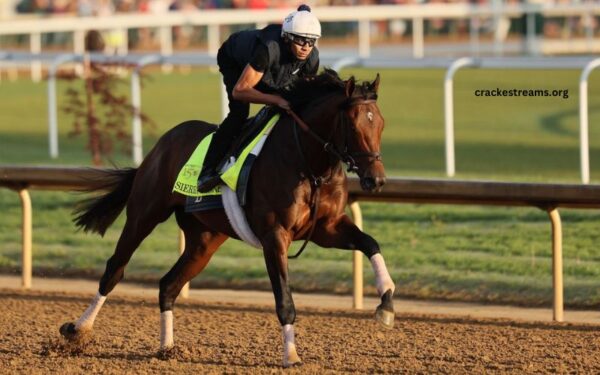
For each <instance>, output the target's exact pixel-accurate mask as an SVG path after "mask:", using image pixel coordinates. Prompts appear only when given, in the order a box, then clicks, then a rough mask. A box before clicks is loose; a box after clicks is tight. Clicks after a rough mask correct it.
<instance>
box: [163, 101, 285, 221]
mask: <svg viewBox="0 0 600 375" xmlns="http://www.w3.org/2000/svg"><path fill="white" fill-rule="evenodd" d="M279 117H280V114H279V110H278V109H277V108H274V107H264V108H262V109H261V110H260V111H259V112H258V114H257V115H256V116H255V117H253V118H250V119H249V120H248V121H247V122H246V123H245V125H244V128H243V131H242V134H241V135H240V136H239V137H238V138H237V140H236V141H235V143H234V145H232V147H231V148H230V150H229V152H228V154H227V155H228V157H227V159H225V160H224V161H222V162H221V166H219V170H220V171H221V180H222V181H223V183H224V185H225V186H227V187H228V189H229V191H231V192H232V193H233V195H234V196H235V197H236V199H235V201H236V202H235V203H236V204H238V205H240V206H244V205H245V203H246V191H247V186H248V181H249V179H250V171H251V169H252V166H253V164H254V161H255V160H256V158H257V157H258V155H259V153H260V151H261V149H262V146H263V145H264V143H265V141H266V139H267V137H268V136H269V134H270V133H271V130H272V129H273V127H274V126H275V124H276V123H277V121H278V120H279ZM212 136H213V133H211V134H209V135H208V136H206V137H205V138H204V139H202V140H201V141H200V143H199V144H198V146H196V149H195V150H194V152H193V153H192V155H191V156H190V157H189V159H188V161H187V162H186V163H185V164H184V166H183V167H182V169H181V170H180V172H179V174H178V176H177V180H176V181H175V184H174V186H173V191H174V192H177V193H180V194H183V195H185V196H186V197H187V199H186V205H185V211H186V212H194V211H204V210H211V209H215V208H223V201H222V194H223V191H224V190H223V189H222V188H223V185H219V186H217V187H216V188H215V189H214V190H212V191H209V192H207V193H202V192H199V191H198V189H197V186H196V181H197V180H198V174H199V170H200V167H201V166H202V164H203V161H204V158H205V156H206V152H207V150H208V146H209V144H210V142H211V141H212ZM225 190H227V189H225Z"/></svg>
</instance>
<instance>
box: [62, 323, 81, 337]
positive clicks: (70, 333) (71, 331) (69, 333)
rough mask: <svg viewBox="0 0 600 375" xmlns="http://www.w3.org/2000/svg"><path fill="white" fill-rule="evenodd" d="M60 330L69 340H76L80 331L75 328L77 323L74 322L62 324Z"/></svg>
mask: <svg viewBox="0 0 600 375" xmlns="http://www.w3.org/2000/svg"><path fill="white" fill-rule="evenodd" d="M59 331H60V334H61V335H62V337H64V338H65V339H67V340H69V341H72V340H76V339H77V336H79V332H77V329H76V328H75V323H73V322H68V323H65V324H63V325H62V326H60V329H59Z"/></svg>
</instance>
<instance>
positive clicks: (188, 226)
mask: <svg viewBox="0 0 600 375" xmlns="http://www.w3.org/2000/svg"><path fill="white" fill-rule="evenodd" d="M176 217H177V223H178V224H179V226H180V227H181V229H183V231H184V234H185V250H184V252H183V254H182V255H181V257H179V259H178V260H177V263H175V265H174V266H173V268H171V270H170V271H169V272H167V274H166V275H165V276H163V278H162V279H160V292H159V305H160V349H161V350H163V351H164V350H168V349H170V348H172V347H173V345H174V342H173V304H174V303H175V299H176V298H177V296H178V295H179V292H180V291H181V288H183V286H184V285H185V284H186V283H187V282H188V281H190V280H191V279H192V278H194V276H196V275H197V274H198V273H200V272H201V271H202V270H203V269H204V267H206V265H207V264H208V262H209V261H210V258H211V257H212V255H213V254H214V253H215V251H217V249H218V248H219V246H221V244H222V243H223V242H225V240H227V238H228V237H227V236H226V235H224V234H222V233H218V232H212V231H210V230H208V228H206V227H205V226H204V225H203V224H202V223H200V222H199V221H198V220H197V219H196V218H194V217H193V216H192V215H189V214H184V213H181V212H177V213H176Z"/></svg>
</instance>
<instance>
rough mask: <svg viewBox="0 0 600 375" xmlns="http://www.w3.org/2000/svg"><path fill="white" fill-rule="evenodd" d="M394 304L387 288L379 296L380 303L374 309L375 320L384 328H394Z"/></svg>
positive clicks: (390, 292)
mask: <svg viewBox="0 0 600 375" xmlns="http://www.w3.org/2000/svg"><path fill="white" fill-rule="evenodd" d="M394 317H395V314H394V304H393V303H392V291H391V290H388V291H387V292H385V293H384V294H383V295H382V296H381V304H380V305H379V306H377V310H376V311H375V320H377V321H378V322H379V324H380V325H381V326H382V327H383V328H385V329H392V328H394Z"/></svg>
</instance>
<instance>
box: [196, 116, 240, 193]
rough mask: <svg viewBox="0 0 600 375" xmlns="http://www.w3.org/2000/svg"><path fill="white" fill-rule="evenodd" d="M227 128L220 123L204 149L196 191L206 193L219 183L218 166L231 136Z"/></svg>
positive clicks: (225, 153) (227, 147)
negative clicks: (205, 149)
mask: <svg viewBox="0 0 600 375" xmlns="http://www.w3.org/2000/svg"><path fill="white" fill-rule="evenodd" d="M227 130H228V128H227V127H223V125H221V127H219V129H218V130H217V132H216V133H215V134H214V135H213V139H212V141H211V142H210V146H209V147H208V150H207V151H206V159H204V165H203V166H202V170H201V171H200V176H198V191H199V192H201V193H208V192H209V191H211V190H213V189H214V188H215V187H217V186H218V185H219V184H220V183H221V175H220V173H219V172H220V171H219V170H218V168H219V167H220V164H222V163H221V161H222V160H223V158H224V157H225V156H226V155H227V151H228V149H229V145H230V143H231V138H232V136H231V134H230V133H229V132H227Z"/></svg>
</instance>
